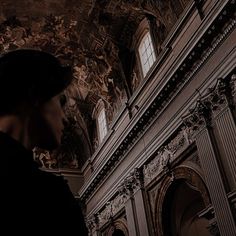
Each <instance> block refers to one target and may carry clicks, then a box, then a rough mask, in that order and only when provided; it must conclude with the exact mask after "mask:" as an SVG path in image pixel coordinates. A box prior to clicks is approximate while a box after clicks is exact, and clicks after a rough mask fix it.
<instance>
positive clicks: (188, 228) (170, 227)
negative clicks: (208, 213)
mask: <svg viewBox="0 0 236 236" xmlns="http://www.w3.org/2000/svg"><path fill="white" fill-rule="evenodd" d="M209 204H210V197H209V193H208V190H207V188H206V185H205V183H204V181H203V180H202V178H201V176H200V175H199V174H198V173H197V172H196V171H194V170H193V169H191V168H189V167H183V166H182V167H178V168H176V169H175V170H173V172H172V176H171V177H170V176H167V177H165V179H164V180H163V181H162V184H161V187H160V194H159V196H158V197H157V199H156V207H155V219H156V225H155V226H156V229H158V235H165V236H174V235H179V236H185V235H192V236H194V235H202V236H208V235H210V234H209V232H208V230H207V226H208V221H207V220H206V219H203V218H199V217H198V213H199V212H200V211H202V210H203V209H205V208H206V207H207V206H208V205H209Z"/></svg>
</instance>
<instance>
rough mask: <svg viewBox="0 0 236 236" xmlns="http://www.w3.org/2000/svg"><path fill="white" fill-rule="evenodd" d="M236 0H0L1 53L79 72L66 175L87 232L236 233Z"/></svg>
mask: <svg viewBox="0 0 236 236" xmlns="http://www.w3.org/2000/svg"><path fill="white" fill-rule="evenodd" d="M235 16H236V4H235V0H80V1H79V0H21V1H15V0H14V1H13V0H1V1H0V53H4V52H6V51H9V50H13V49H17V48H34V49H40V50H43V51H46V52H49V53H52V54H53V55H55V56H56V57H57V58H59V59H60V61H61V62H62V63H63V64H64V65H70V66H71V67H72V69H73V81H72V83H71V85H70V86H69V87H68V88H67V89H66V91H64V93H63V94H62V98H63V99H64V100H65V107H64V109H65V114H66V117H67V120H68V122H67V124H66V127H65V130H64V132H63V138H62V144H61V146H60V147H59V148H58V149H57V150H55V151H53V152H48V151H47V150H41V149H39V148H37V147H35V149H34V150H33V151H34V158H35V161H37V162H38V163H39V165H41V168H42V169H44V170H45V171H49V172H52V173H55V174H56V175H62V176H64V178H65V179H66V180H67V181H68V183H69V186H70V188H71V191H72V192H73V194H74V196H75V197H76V198H77V199H79V200H80V201H81V203H82V206H83V213H84V215H85V218H86V224H87V227H88V229H89V235H91V236H95V235H97V236H98V235H99V236H154V235H157V236H190V235H191V236H195V235H196V236H208V235H217V236H219V235H221V236H234V235H236V158H235V157H236V107H235V105H236V69H235V65H236V18H235Z"/></svg>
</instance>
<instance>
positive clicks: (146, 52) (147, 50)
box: [139, 32, 156, 76]
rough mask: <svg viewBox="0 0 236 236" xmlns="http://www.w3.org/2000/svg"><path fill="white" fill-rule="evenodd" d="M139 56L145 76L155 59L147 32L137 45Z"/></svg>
mask: <svg viewBox="0 0 236 236" xmlns="http://www.w3.org/2000/svg"><path fill="white" fill-rule="evenodd" d="M139 56H140V59H141V64H142V69H143V75H144V76H145V75H146V74H147V72H148V71H149V69H150V68H151V66H152V65H153V64H154V62H155V60H156V56H155V53H154V49H153V45H152V41H151V36H150V33H149V32H148V33H147V34H146V35H145V36H144V37H143V40H142V42H141V43H140V45H139Z"/></svg>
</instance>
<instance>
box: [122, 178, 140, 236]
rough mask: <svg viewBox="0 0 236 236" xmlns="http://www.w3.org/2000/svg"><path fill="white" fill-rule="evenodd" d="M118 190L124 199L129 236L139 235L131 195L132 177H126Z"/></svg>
mask: <svg viewBox="0 0 236 236" xmlns="http://www.w3.org/2000/svg"><path fill="white" fill-rule="evenodd" d="M119 191H120V194H122V195H123V199H126V201H125V203H124V205H125V213H126V216H127V224H128V230H129V236H141V235H140V234H139V228H138V220H137V218H138V217H137V212H136V208H135V203H134V197H133V181H132V178H126V179H125V180H124V183H123V184H122V186H121V188H120V190H119Z"/></svg>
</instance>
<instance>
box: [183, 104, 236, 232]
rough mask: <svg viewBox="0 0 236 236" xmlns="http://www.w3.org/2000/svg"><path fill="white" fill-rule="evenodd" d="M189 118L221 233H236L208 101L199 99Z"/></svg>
mask: <svg viewBox="0 0 236 236" xmlns="http://www.w3.org/2000/svg"><path fill="white" fill-rule="evenodd" d="M187 120H188V121H187V123H188V124H191V125H192V126H193V127H194V130H197V132H196V135H195V141H196V144H197V149H198V155H199V159H200V161H201V165H202V169H203V171H204V175H205V180H206V184H207V187H208V190H209V194H210V196H211V201H212V206H213V208H214V212H215V217H216V219H217V225H218V228H219V231H220V235H224V236H232V235H236V226H235V222H234V218H233V214H232V211H231V207H230V204H229V201H228V197H227V194H226V191H225V185H224V182H223V178H222V176H221V171H220V166H219V163H218V159H219V158H220V157H219V154H218V152H217V148H216V143H215V140H214V135H213V133H212V130H211V126H210V124H211V111H210V108H209V103H208V101H205V100H201V101H198V103H197V105H196V107H195V109H193V110H192V111H191V115H190V117H189V118H188V119H187Z"/></svg>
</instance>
